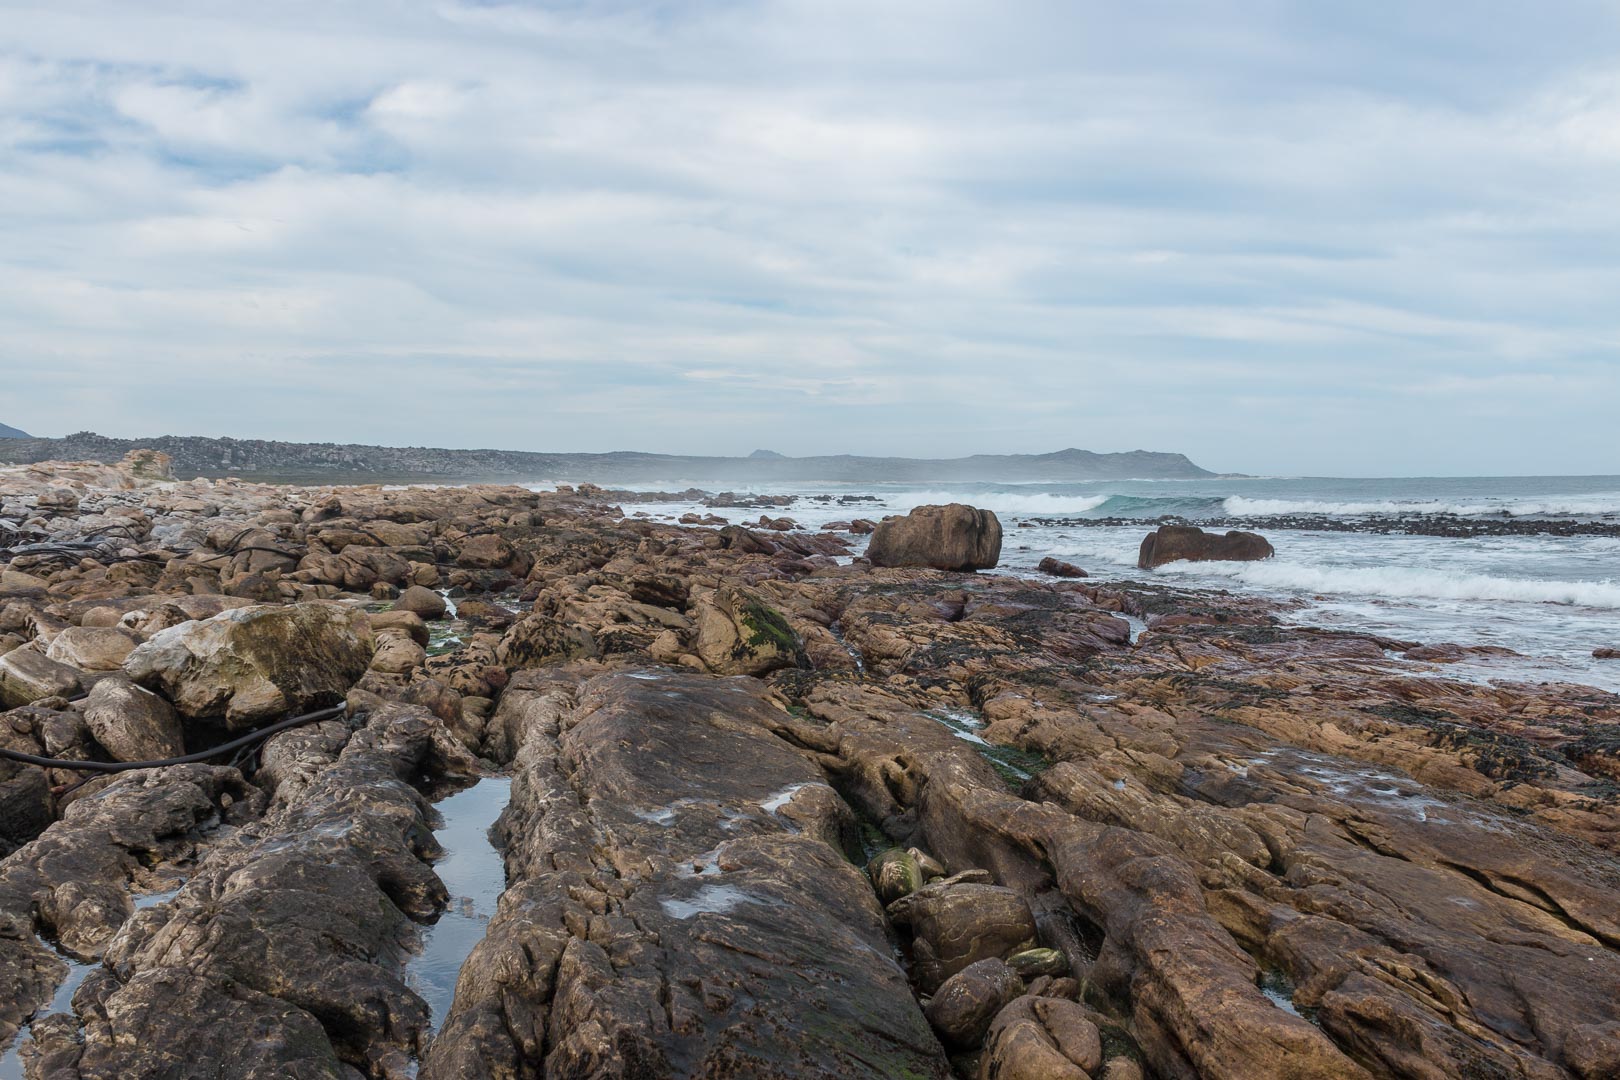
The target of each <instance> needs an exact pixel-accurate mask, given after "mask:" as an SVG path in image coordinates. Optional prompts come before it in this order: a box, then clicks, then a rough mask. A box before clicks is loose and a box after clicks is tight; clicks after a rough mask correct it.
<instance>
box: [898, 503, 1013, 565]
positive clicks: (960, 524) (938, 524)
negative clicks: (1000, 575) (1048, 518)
mask: <svg viewBox="0 0 1620 1080" xmlns="http://www.w3.org/2000/svg"><path fill="white" fill-rule="evenodd" d="M866 557H867V559H868V560H870V561H871V563H872V565H873V566H931V567H933V568H934V569H936V570H988V569H990V568H992V567H994V566H995V565H996V563H997V562H998V561H999V560H1000V559H1001V522H1000V521H999V520H997V518H996V515H995V514H993V513H991V512H990V511H989V510H978V509H975V508H974V507H971V506H964V505H962V504H961V503H950V504H949V505H946V506H919V507H917V508H916V509H915V510H913V511H911V513H909V514H906V515H905V516H903V517H891V518H886V519H884V521H883V522H882V523H881V524H879V525H878V526H877V528H876V530H875V531H874V532H873V533H872V541H871V543H870V544H869V545H868V547H867V549H866Z"/></svg>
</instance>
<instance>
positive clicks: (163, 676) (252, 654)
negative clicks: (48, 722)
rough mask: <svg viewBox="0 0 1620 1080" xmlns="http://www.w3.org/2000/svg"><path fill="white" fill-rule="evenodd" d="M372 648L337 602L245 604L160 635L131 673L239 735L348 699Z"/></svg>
mask: <svg viewBox="0 0 1620 1080" xmlns="http://www.w3.org/2000/svg"><path fill="white" fill-rule="evenodd" d="M373 648H374V642H373V640H372V637H371V631H370V628H369V626H368V624H367V622H366V617H365V615H364V613H362V612H358V611H354V610H352V609H347V608H340V607H337V606H335V605H330V604H290V605H287V606H285V607H273V606H257V607H246V608H236V609H233V610H229V611H225V612H222V613H220V614H219V615H216V616H214V617H213V618H211V619H204V620H201V621H198V622H190V623H182V624H180V625H179V626H173V627H170V628H169V629H167V630H161V631H159V632H158V633H156V634H154V635H153V636H152V638H151V640H149V641H147V642H146V643H144V644H142V645H140V646H139V647H137V648H136V649H135V651H134V652H132V653H130V655H129V658H128V659H127V660H126V661H125V662H124V671H125V673H126V674H128V675H129V677H130V678H131V679H133V680H134V681H135V682H137V683H140V684H141V685H143V686H146V687H148V688H150V689H155V690H159V691H160V692H162V693H163V695H164V696H165V697H167V698H168V699H169V700H170V701H171V702H173V703H174V705H175V707H176V708H178V709H179V710H180V712H181V713H183V714H184V715H186V716H192V717H202V716H219V715H223V716H224V718H225V721H226V724H227V725H228V726H229V727H231V728H233V729H238V730H240V729H244V728H252V727H254V726H256V725H258V724H260V723H262V722H263V721H266V720H271V719H274V718H276V717H278V716H281V715H283V714H285V713H288V712H296V711H300V710H306V709H313V708H319V707H320V706H322V705H328V704H331V703H333V702H335V701H341V700H342V699H343V695H344V694H346V693H347V692H348V690H349V687H351V686H353V685H354V684H355V683H356V682H357V681H358V680H359V678H360V676H362V675H364V674H365V671H366V668H367V666H368V665H369V664H370V662H371V654H372V650H373ZM3 659H4V658H0V660H3Z"/></svg>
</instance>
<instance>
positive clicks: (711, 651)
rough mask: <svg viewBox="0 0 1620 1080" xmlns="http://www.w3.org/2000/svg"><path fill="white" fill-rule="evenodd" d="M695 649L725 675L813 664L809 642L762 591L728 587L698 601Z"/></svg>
mask: <svg viewBox="0 0 1620 1080" xmlns="http://www.w3.org/2000/svg"><path fill="white" fill-rule="evenodd" d="M696 607H697V632H696V639H695V641H694V643H693V651H694V652H696V653H697V655H698V658H699V659H701V660H702V661H703V662H704V663H705V664H706V665H708V668H709V670H710V671H713V672H715V673H716V674H719V675H764V674H766V673H767V672H771V671H776V670H778V669H779V668H789V667H801V668H802V667H808V666H809V663H810V661H809V659H808V658H807V657H806V656H805V652H804V641H803V640H802V639H801V638H800V637H799V635H798V634H796V633H794V631H793V628H792V627H791V626H789V625H788V622H787V620H786V619H784V618H783V617H782V613H781V612H779V611H777V610H776V609H775V608H773V607H771V606H770V605H769V604H767V603H765V601H764V600H762V599H761V598H760V597H759V596H758V594H756V593H753V592H750V591H748V590H744V589H738V588H734V587H733V586H730V585H722V586H721V587H720V588H718V589H716V590H715V591H714V592H713V593H712V594H711V595H709V596H706V597H704V598H703V599H701V600H699V601H698V602H697V605H696Z"/></svg>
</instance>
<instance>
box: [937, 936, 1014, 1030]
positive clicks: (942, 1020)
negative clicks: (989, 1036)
mask: <svg viewBox="0 0 1620 1080" xmlns="http://www.w3.org/2000/svg"><path fill="white" fill-rule="evenodd" d="M1023 992H1024V980H1023V979H1021V978H1019V976H1018V973H1017V972H1016V971H1014V970H1013V969H1012V968H1010V967H1008V966H1007V965H1006V964H1005V963H1004V962H1003V961H1001V960H997V959H990V960H980V961H978V962H977V963H973V964H969V965H968V966H967V967H965V968H963V969H962V970H961V971H958V972H957V973H956V974H955V975H952V976H951V977H950V978H948V979H946V980H945V981H944V982H943V983H942V984H940V987H939V989H938V990H937V991H936V992H935V993H934V998H933V1000H932V1001H930V1002H929V1003H928V1008H927V1010H926V1013H925V1014H926V1015H927V1017H928V1022H929V1023H930V1024H932V1025H934V1030H935V1031H936V1032H938V1033H939V1038H940V1041H941V1042H943V1043H944V1044H945V1045H946V1046H949V1047H953V1048H955V1049H958V1050H970V1049H972V1048H974V1047H976V1046H978V1045H979V1044H980V1043H981V1042H983V1041H984V1034H985V1032H987V1031H989V1030H990V1021H992V1020H994V1019H995V1017H996V1014H997V1013H999V1012H1001V1010H1002V1009H1003V1008H1004V1007H1005V1006H1006V1005H1008V1004H1010V1003H1011V1002H1012V1000H1013V999H1014V998H1016V997H1018V996H1019V995H1020V994H1022V993H1023Z"/></svg>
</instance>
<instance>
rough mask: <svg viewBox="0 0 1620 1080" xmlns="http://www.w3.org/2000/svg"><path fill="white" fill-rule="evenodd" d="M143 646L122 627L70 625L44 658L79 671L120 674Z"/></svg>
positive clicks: (136, 636) (47, 650) (46, 652)
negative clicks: (120, 669)
mask: <svg viewBox="0 0 1620 1080" xmlns="http://www.w3.org/2000/svg"><path fill="white" fill-rule="evenodd" d="M140 643H141V639H140V637H139V636H138V635H137V634H134V633H132V632H131V631H129V630H125V629H123V628H122V627H104V628H103V627H95V626H70V627H68V628H67V629H66V630H63V631H62V632H61V633H60V634H57V635H56V637H55V638H54V639H53V640H52V641H51V644H50V647H49V648H48V649H46V650H45V655H46V656H48V657H50V658H51V659H52V660H55V661H56V662H57V663H60V664H68V665H70V666H72V667H76V668H78V669H79V670H80V671H117V670H118V669H119V668H121V667H123V665H124V660H125V658H127V657H128V656H129V654H130V652H131V651H132V650H133V649H134V648H135V646H137V645H139V644H140Z"/></svg>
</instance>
